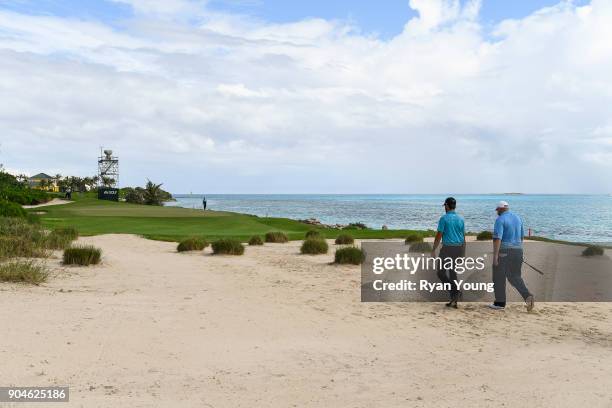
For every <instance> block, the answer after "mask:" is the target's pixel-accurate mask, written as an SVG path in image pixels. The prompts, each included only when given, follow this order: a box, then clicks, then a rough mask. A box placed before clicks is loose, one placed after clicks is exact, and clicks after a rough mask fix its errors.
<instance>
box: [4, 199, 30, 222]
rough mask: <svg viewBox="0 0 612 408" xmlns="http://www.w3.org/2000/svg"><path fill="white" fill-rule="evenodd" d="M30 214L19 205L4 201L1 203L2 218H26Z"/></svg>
mask: <svg viewBox="0 0 612 408" xmlns="http://www.w3.org/2000/svg"><path fill="white" fill-rule="evenodd" d="M27 216H28V213H27V212H26V210H24V209H23V208H21V206H20V205H19V204H17V203H12V202H10V201H5V200H2V201H0V217H18V218H26V217H27Z"/></svg>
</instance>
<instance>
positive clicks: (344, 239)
mask: <svg viewBox="0 0 612 408" xmlns="http://www.w3.org/2000/svg"><path fill="white" fill-rule="evenodd" d="M354 242H355V239H354V238H353V237H352V236H350V235H348V234H341V235H338V237H337V238H336V244H337V245H353V243H354Z"/></svg>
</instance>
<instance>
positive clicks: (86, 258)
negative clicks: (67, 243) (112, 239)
mask: <svg viewBox="0 0 612 408" xmlns="http://www.w3.org/2000/svg"><path fill="white" fill-rule="evenodd" d="M101 259H102V250H100V249H99V248H96V247H94V246H91V245H84V246H74V247H70V248H66V249H65V250H64V257H63V264H64V265H80V266H88V265H96V264H99V263H100V260H101Z"/></svg>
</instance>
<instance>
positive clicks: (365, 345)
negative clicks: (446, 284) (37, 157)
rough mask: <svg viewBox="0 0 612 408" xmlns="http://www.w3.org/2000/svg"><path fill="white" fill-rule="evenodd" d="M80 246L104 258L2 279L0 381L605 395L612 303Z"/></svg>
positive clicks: (365, 393)
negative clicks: (378, 299) (407, 290)
mask: <svg viewBox="0 0 612 408" xmlns="http://www.w3.org/2000/svg"><path fill="white" fill-rule="evenodd" d="M79 242H80V243H88V244H94V245H96V246H99V247H100V248H102V250H103V263H102V264H101V265H99V266H95V267H89V268H81V267H63V266H61V265H60V263H59V258H58V257H59V255H60V253H59V252H58V253H56V255H55V257H54V258H53V259H51V260H49V261H48V262H49V263H50V265H51V267H52V271H53V272H52V276H51V278H50V279H49V281H48V282H47V283H45V284H44V285H42V286H39V287H35V286H24V285H16V284H1V285H0V318H1V321H2V322H3V330H2V336H1V339H2V340H1V342H0V359H1V361H2V364H1V365H0V378H2V385H32V386H34V385H37V386H43V385H69V386H70V399H71V401H70V403H69V404H67V405H69V406H74V407H111V406H112V407H153V406H159V407H267V406H274V407H408V406H409V407H459V406H465V407H502V406H503V407H515V406H530V407H575V406H578V405H581V406H588V407H610V406H612V394H611V393H610V378H612V340H611V339H612V323H611V321H610V317H609V316H610V313H611V312H612V304H610V303H588V304H587V303H546V304H545V303H540V304H538V305H537V308H536V310H535V312H534V313H531V314H527V313H526V312H525V310H524V307H523V305H522V304H520V303H514V304H511V305H510V306H509V307H508V308H507V310H506V311H504V312H495V311H491V310H488V309H486V308H485V307H484V304H482V303H465V304H462V305H461V308H460V309H459V310H447V309H446V308H445V307H444V306H443V305H442V304H439V303H435V304H433V303H384V304H366V303H361V302H360V292H359V288H360V268H359V267H356V266H336V265H332V264H330V262H331V261H332V258H333V250H332V251H330V254H328V255H318V256H303V255H299V254H298V252H299V245H300V242H290V243H288V244H266V245H265V246H263V247H247V249H246V253H245V255H244V256H241V257H227V256H212V255H210V248H208V249H207V250H206V251H205V254H204V255H203V254H202V253H191V254H178V253H176V251H175V248H176V244H175V243H167V242H158V241H150V240H145V239H143V238H139V237H136V236H132V235H101V236H95V237H86V238H80V239H79ZM332 247H333V245H332ZM0 405H1V404H0ZM20 406H22V405H20ZM23 406H25V404H23ZM58 406H59V405H58ZM62 406H65V405H62Z"/></svg>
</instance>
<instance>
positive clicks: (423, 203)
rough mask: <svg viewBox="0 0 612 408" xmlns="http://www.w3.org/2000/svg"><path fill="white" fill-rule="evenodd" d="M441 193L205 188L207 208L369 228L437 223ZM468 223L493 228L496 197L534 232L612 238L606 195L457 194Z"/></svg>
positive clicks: (194, 198)
mask: <svg viewBox="0 0 612 408" xmlns="http://www.w3.org/2000/svg"><path fill="white" fill-rule="evenodd" d="M174 197H175V198H176V199H177V201H176V202H174V203H169V204H168V205H176V206H181V207H187V208H201V207H202V197H203V196H202V195H195V194H194V195H181V194H177V195H175V196H174ZM444 198H446V196H444V195H386V194H384V195H358V194H348V195H347V194H337V195H316V194H303V195H293V194H291V195H289V194H277V195H258V194H235V195H233V194H209V195H206V199H207V201H208V209H211V210H223V211H234V212H240V213H247V214H254V215H258V216H262V217H265V216H270V217H286V218H293V219H305V218H317V219H319V220H320V221H321V222H323V223H326V224H336V223H340V224H348V223H349V222H363V223H365V224H367V225H368V226H369V227H371V228H381V227H382V226H383V225H387V226H388V227H389V228H391V229H435V228H436V225H437V221H438V219H439V217H440V216H441V215H442V213H443V212H444V209H443V207H442V203H443V201H444ZM455 198H457V212H459V213H460V214H461V215H463V216H464V217H465V221H466V228H467V229H468V230H469V231H473V232H478V231H482V230H491V229H492V225H493V223H494V222H495V218H496V214H495V211H494V210H495V206H496V203H497V202H498V201H499V200H506V201H508V202H509V203H510V206H511V209H512V210H513V211H514V212H516V213H518V214H519V215H520V216H521V217H522V218H523V220H524V223H525V227H526V229H527V228H531V230H532V234H534V235H539V236H544V237H548V238H553V239H563V240H568V241H577V242H598V243H612V196H609V195H456V196H455Z"/></svg>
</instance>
